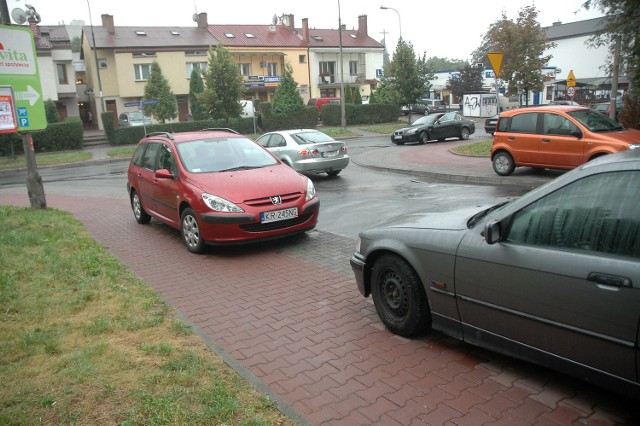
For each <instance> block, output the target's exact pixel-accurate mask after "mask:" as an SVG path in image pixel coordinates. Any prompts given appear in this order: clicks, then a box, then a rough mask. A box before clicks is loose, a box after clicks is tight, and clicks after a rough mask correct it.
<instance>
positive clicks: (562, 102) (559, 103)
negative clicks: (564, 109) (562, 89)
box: [548, 100, 582, 106]
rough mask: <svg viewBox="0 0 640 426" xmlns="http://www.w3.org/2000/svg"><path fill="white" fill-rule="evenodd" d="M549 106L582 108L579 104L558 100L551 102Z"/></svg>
mask: <svg viewBox="0 0 640 426" xmlns="http://www.w3.org/2000/svg"><path fill="white" fill-rule="evenodd" d="M548 105H572V106H582V105H580V104H579V103H578V102H575V101H566V100H556V101H551V102H549V104H548Z"/></svg>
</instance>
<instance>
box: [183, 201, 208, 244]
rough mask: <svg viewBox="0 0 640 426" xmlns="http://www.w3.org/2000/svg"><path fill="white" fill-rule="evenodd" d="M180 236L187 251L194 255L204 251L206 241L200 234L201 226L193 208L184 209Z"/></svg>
mask: <svg viewBox="0 0 640 426" xmlns="http://www.w3.org/2000/svg"><path fill="white" fill-rule="evenodd" d="M180 234H181V235H182V241H184V245H185V246H187V249H188V250H189V251H190V252H192V253H202V252H203V251H204V246H205V243H204V239H203V238H202V235H201V234H200V226H199V225H198V220H197V219H196V213H195V212H194V211H193V209H191V208H187V209H184V211H183V212H182V216H181V218H180Z"/></svg>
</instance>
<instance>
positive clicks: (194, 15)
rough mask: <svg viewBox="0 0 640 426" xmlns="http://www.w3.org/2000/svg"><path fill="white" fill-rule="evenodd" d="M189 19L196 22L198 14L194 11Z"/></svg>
mask: <svg viewBox="0 0 640 426" xmlns="http://www.w3.org/2000/svg"><path fill="white" fill-rule="evenodd" d="M191 19H193V22H198V14H197V13H194V14H193V16H192V17H191Z"/></svg>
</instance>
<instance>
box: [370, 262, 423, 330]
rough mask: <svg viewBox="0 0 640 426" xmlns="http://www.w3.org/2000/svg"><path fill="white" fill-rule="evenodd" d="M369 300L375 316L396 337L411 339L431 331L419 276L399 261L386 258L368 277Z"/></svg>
mask: <svg viewBox="0 0 640 426" xmlns="http://www.w3.org/2000/svg"><path fill="white" fill-rule="evenodd" d="M371 296H372V298H373V304H374V306H375V308H376V311H377V312H378V316H379V317H380V319H381V320H382V322H383V323H384V325H386V326H387V328H388V329H389V330H391V331H392V332H393V333H395V334H399V335H400V336H405V337H414V336H419V335H421V334H424V333H426V332H427V331H428V330H429V329H430V328H431V312H430V310H429V302H428V301H427V295H426V294H425V291H424V288H423V286H422V283H421V282H420V279H419V278H418V275H417V274H416V273H415V271H414V270H413V268H411V266H410V265H409V264H408V263H407V262H406V261H405V260H404V259H402V258H401V257H399V256H396V255H392V254H385V255H383V256H381V257H380V258H379V259H378V260H376V263H375V265H374V266H373V270H372V273H371Z"/></svg>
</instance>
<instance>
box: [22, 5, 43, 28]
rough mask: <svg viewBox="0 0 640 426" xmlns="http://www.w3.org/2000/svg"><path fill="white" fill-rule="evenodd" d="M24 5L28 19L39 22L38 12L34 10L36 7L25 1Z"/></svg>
mask: <svg viewBox="0 0 640 426" xmlns="http://www.w3.org/2000/svg"><path fill="white" fill-rule="evenodd" d="M24 5H25V7H26V8H27V17H28V18H29V20H33V21H35V22H36V24H39V23H40V21H41V19H40V14H38V12H36V8H35V7H33V6H31V5H30V4H26V3H25V4H24Z"/></svg>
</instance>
